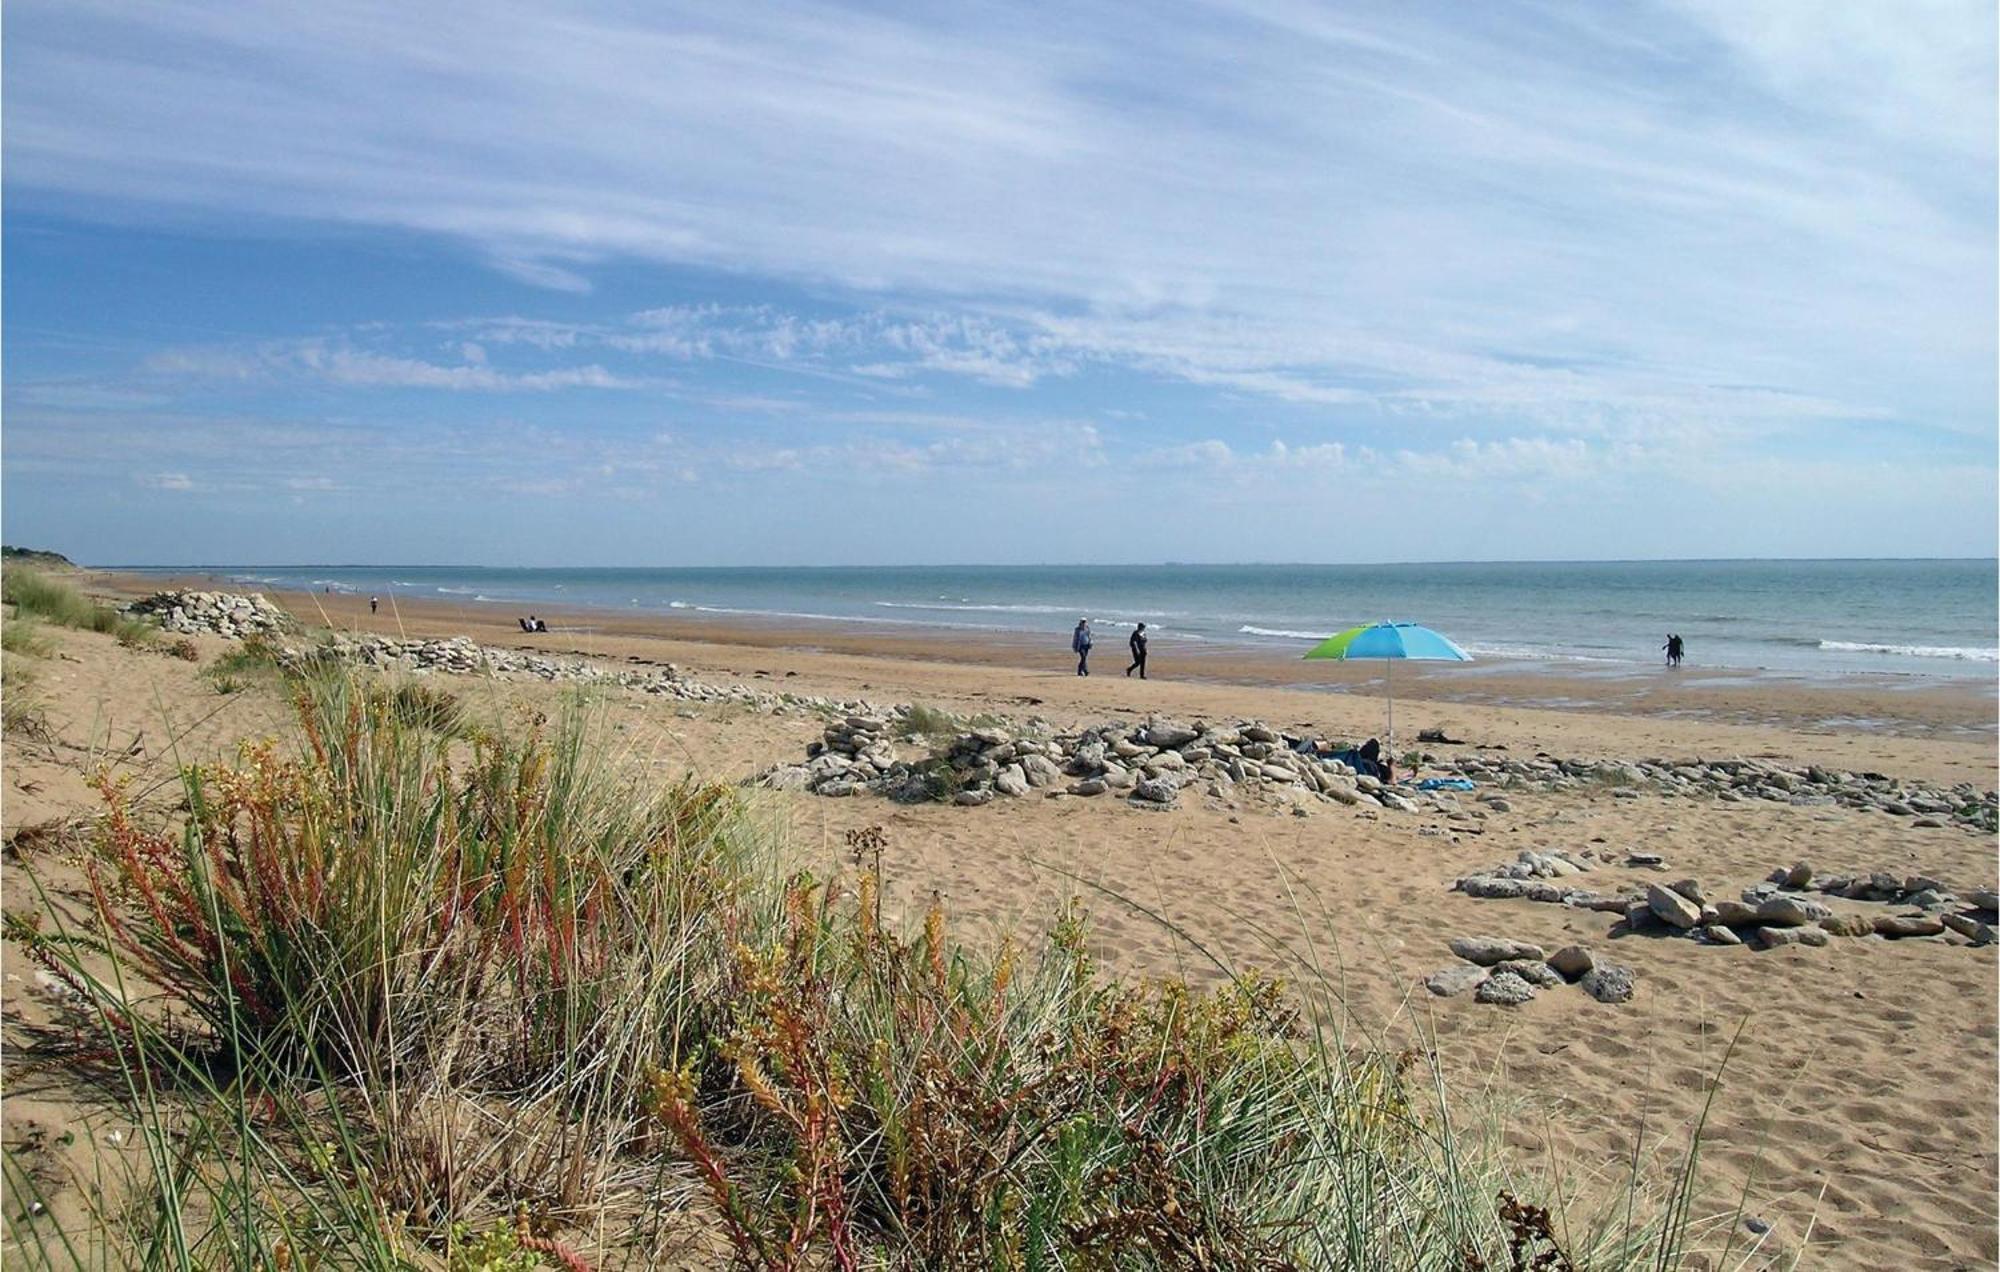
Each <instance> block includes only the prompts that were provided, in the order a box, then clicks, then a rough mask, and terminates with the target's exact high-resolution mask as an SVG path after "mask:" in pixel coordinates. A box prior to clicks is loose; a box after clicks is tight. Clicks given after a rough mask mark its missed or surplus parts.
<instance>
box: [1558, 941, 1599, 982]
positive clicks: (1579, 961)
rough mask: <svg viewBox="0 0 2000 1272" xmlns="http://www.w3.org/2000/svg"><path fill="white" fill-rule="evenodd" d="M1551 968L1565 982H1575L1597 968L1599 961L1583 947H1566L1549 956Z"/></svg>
mask: <svg viewBox="0 0 2000 1272" xmlns="http://www.w3.org/2000/svg"><path fill="white" fill-rule="evenodd" d="M1549 966H1550V967H1552V968H1554V969H1555V971H1556V972H1557V974H1558V975H1560V976H1562V977H1563V979H1565V980H1575V979H1577V978H1578V977H1580V976H1582V975H1583V974H1584V973H1586V972H1588V971H1589V970H1590V969H1591V968H1593V967H1595V966H1597V960H1596V958H1594V957H1593V956H1592V955H1591V953H1590V951H1589V950H1587V949H1585V948H1584V947H1583V946H1581V945H1565V946H1563V947H1562V948H1561V949H1559V950H1557V951H1556V952H1555V953H1553V954H1551V955H1549Z"/></svg>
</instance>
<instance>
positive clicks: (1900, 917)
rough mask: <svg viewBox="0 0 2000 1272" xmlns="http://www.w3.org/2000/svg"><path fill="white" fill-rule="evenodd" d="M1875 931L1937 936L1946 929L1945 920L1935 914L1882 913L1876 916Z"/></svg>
mask: <svg viewBox="0 0 2000 1272" xmlns="http://www.w3.org/2000/svg"><path fill="white" fill-rule="evenodd" d="M1875 931H1876V933H1877V934H1878V935H1881V936H1888V937H1905V936H1937V935H1939V934H1941V933H1942V932H1943V931H1944V920H1943V919H1941V918H1939V917H1938V916H1936V915H1934V914H1924V915H1912V914H1882V915H1877V916H1876V918H1875Z"/></svg>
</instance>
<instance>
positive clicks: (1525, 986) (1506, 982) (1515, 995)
mask: <svg viewBox="0 0 2000 1272" xmlns="http://www.w3.org/2000/svg"><path fill="white" fill-rule="evenodd" d="M1472 996H1473V998H1474V999H1476V1000H1477V1001H1479V1002H1482V1003H1499V1004H1500V1005H1501V1006H1503V1007H1519V1006H1520V1005H1521V1004H1522V1003H1525V1002H1527V1001H1528V1000H1529V999H1531V998H1533V997H1534V996H1535V987H1534V986H1533V985H1530V984H1529V983H1528V982H1527V981H1525V980H1522V979H1521V978H1520V977H1519V976H1516V975H1515V974H1514V973H1512V972H1495V973H1494V974H1493V975H1491V976H1488V977H1487V978H1486V979H1485V980H1483V981H1481V982H1479V988H1478V989H1477V990H1475V991H1474V992H1473V995H1472Z"/></svg>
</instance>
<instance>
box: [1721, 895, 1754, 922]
mask: <svg viewBox="0 0 2000 1272" xmlns="http://www.w3.org/2000/svg"><path fill="white" fill-rule="evenodd" d="M1715 921H1716V922H1717V923H1720V924H1724V925H1726V926H1728V927H1753V926H1755V925H1756V923H1757V907H1756V906H1754V905H1748V904H1745V903H1744V902H1742V901H1717V902H1716V903H1715Z"/></svg>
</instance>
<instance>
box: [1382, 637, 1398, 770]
mask: <svg viewBox="0 0 2000 1272" xmlns="http://www.w3.org/2000/svg"><path fill="white" fill-rule="evenodd" d="M1382 678H1383V681H1384V683H1386V684H1387V685H1388V686H1389V771H1390V772H1391V773H1393V772H1395V771H1396V660H1395V659H1393V658H1384V659H1383V660H1382Z"/></svg>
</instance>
